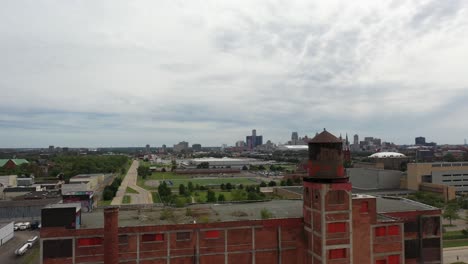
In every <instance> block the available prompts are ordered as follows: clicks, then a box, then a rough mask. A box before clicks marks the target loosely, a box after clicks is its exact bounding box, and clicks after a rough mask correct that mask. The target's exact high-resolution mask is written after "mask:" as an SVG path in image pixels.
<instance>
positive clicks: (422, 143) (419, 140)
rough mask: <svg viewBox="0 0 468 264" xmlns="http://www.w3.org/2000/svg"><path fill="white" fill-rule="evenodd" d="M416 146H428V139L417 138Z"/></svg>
mask: <svg viewBox="0 0 468 264" xmlns="http://www.w3.org/2000/svg"><path fill="white" fill-rule="evenodd" d="M414 143H415V145H425V144H426V138H425V137H417V138H415V139H414Z"/></svg>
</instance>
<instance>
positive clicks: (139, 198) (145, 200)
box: [111, 160, 153, 205]
mask: <svg viewBox="0 0 468 264" xmlns="http://www.w3.org/2000/svg"><path fill="white" fill-rule="evenodd" d="M138 165H139V163H138V161H137V160H134V161H133V163H132V165H131V166H130V169H129V170H128V172H127V175H126V176H125V178H124V179H123V181H122V184H121V185H120V187H119V190H118V191H117V194H116V195H115V197H114V199H113V200H112V203H111V204H112V205H120V204H122V199H123V197H124V196H125V195H129V196H131V197H132V198H131V204H152V203H153V197H152V196H151V192H149V191H147V190H145V189H143V188H141V187H140V186H138V185H137V176H138V175H137V169H138ZM127 187H130V188H132V189H134V190H135V191H137V192H138V194H136V193H127V194H126V193H125V192H126V191H127Z"/></svg>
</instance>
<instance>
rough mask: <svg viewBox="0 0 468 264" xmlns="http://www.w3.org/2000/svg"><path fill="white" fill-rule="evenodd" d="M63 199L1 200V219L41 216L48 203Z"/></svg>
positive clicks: (27, 218)
mask: <svg viewBox="0 0 468 264" xmlns="http://www.w3.org/2000/svg"><path fill="white" fill-rule="evenodd" d="M60 200H61V199H42V200H24V201H4V202H0V220H1V219H8V220H21V219H26V220H30V219H39V218H41V209H42V208H44V207H45V206H46V205H48V204H52V203H58V202H59V201H60Z"/></svg>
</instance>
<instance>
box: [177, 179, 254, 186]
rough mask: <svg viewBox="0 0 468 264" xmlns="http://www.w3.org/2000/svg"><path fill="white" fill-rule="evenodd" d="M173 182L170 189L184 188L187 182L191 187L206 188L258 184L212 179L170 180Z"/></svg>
mask: <svg viewBox="0 0 468 264" xmlns="http://www.w3.org/2000/svg"><path fill="white" fill-rule="evenodd" d="M170 181H172V182H173V185H172V186H170V187H171V188H179V185H180V184H183V185H185V186H187V185H188V182H192V183H193V185H194V186H195V185H197V184H198V185H200V186H202V185H203V186H207V185H221V184H222V183H224V184H226V183H231V184H243V185H253V184H258V183H257V182H256V181H254V180H251V179H249V178H212V179H191V178H188V179H170Z"/></svg>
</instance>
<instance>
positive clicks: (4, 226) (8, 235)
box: [0, 222, 15, 246]
mask: <svg viewBox="0 0 468 264" xmlns="http://www.w3.org/2000/svg"><path fill="white" fill-rule="evenodd" d="M14 236H15V233H14V223H13V222H10V223H0V246H2V245H4V244H5V243H6V242H8V241H9V240H10V239H12V238H13V237H14Z"/></svg>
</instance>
